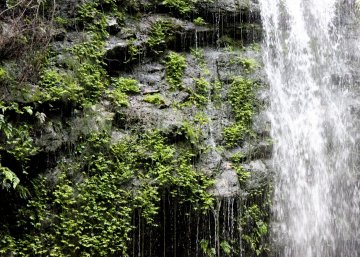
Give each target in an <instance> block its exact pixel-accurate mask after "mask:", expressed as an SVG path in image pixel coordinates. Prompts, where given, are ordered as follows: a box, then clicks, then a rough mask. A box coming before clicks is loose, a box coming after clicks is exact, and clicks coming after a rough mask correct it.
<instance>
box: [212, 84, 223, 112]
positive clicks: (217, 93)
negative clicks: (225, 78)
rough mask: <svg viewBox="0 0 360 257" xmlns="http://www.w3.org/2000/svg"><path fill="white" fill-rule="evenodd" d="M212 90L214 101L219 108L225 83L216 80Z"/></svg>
mask: <svg viewBox="0 0 360 257" xmlns="http://www.w3.org/2000/svg"><path fill="white" fill-rule="evenodd" d="M212 88H213V92H212V94H211V96H212V101H213V102H214V104H215V106H219V105H220V104H221V90H222V88H223V83H222V82H221V81H220V80H215V81H214V82H213V83H212Z"/></svg>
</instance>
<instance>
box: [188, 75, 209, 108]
mask: <svg viewBox="0 0 360 257" xmlns="http://www.w3.org/2000/svg"><path fill="white" fill-rule="evenodd" d="M194 82H195V86H194V87H195V90H194V91H191V96H190V98H189V101H190V102H191V103H193V104H195V105H198V106H203V105H205V104H207V103H208V101H209V97H210V95H209V92H210V84H209V82H207V80H206V79H204V78H199V79H194Z"/></svg>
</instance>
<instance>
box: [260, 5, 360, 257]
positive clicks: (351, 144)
mask: <svg viewBox="0 0 360 257" xmlns="http://www.w3.org/2000/svg"><path fill="white" fill-rule="evenodd" d="M351 2H353V1H336V0H260V6H261V15H262V21H263V27H264V37H265V39H264V63H265V69H266V73H267V76H268V81H269V84H270V99H271V100H270V101H271V104H270V107H269V111H268V113H269V116H270V120H271V123H272V129H271V130H272V131H271V135H272V138H273V141H274V149H273V164H274V168H275V171H276V178H275V185H274V197H273V212H272V213H273V218H272V224H271V227H272V235H273V236H272V238H273V241H274V242H273V245H274V251H276V255H277V256H280V257H357V256H360V225H359V224H360V215H359V214H360V206H359V200H360V193H359V184H360V175H359V174H360V173H359V168H358V167H359V158H358V155H359V150H358V145H359V132H358V131H359V129H360V127H359V121H358V119H359V118H358V117H357V116H359V115H358V114H359V113H358V114H357V115H356V111H354V110H356V108H358V107H359V100H358V99H356V97H355V96H356V94H357V92H356V87H357V85H356V84H355V83H356V79H354V77H355V75H354V74H353V71H354V67H353V66H352V65H353V63H354V59H356V58H355V57H354V56H353V54H354V53H352V49H355V48H357V50H358V48H359V46H356V45H355V46H354V45H352V48H350V47H349V44H348V41H347V40H348V37H349V35H348V33H350V32H349V30H348V29H347V27H346V26H347V24H348V23H349V21H347V22H344V19H345V18H346V17H344V9H346V8H350V9H348V11H349V10H350V11H351V10H352V11H354V8H355V3H351ZM351 8H353V9H351ZM348 19H350V18H348ZM354 19H355V18H354ZM352 36H354V32H353V33H352ZM355 36H356V35H355ZM355 42H356V41H355ZM357 60H359V59H357ZM357 65H360V62H359V61H357Z"/></svg>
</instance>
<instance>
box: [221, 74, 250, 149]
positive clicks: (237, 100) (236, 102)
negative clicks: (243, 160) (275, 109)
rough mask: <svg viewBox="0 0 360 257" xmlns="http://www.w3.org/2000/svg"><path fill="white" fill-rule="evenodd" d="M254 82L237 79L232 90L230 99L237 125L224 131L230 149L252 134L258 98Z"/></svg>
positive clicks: (229, 93) (232, 85)
mask: <svg viewBox="0 0 360 257" xmlns="http://www.w3.org/2000/svg"><path fill="white" fill-rule="evenodd" d="M256 86H257V84H256V83H255V82H254V81H251V80H247V79H244V78H242V77H235V78H234V80H233V82H232V84H231V87H230V90H229V92H228V99H229V102H230V104H231V107H232V110H233V113H234V116H235V121H236V122H235V123H234V124H233V125H231V126H228V127H226V128H225V129H224V132H223V136H224V140H225V143H226V145H227V146H228V147H233V146H236V145H237V144H239V143H240V142H242V140H244V139H245V137H246V136H249V135H251V134H252V131H251V125H252V117H253V115H254V112H255V107H256V98H255V87H256Z"/></svg>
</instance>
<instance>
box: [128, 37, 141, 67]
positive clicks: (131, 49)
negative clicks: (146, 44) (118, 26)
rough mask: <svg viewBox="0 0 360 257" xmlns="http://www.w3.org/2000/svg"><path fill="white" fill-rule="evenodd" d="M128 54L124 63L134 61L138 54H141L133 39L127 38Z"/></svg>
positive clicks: (138, 56)
mask: <svg viewBox="0 0 360 257" xmlns="http://www.w3.org/2000/svg"><path fill="white" fill-rule="evenodd" d="M128 43H129V44H128V55H129V57H128V58H127V60H126V61H125V63H128V62H132V61H135V60H137V59H139V58H140V55H141V54H142V50H141V48H140V46H138V45H136V44H135V39H134V38H132V39H129V40H128Z"/></svg>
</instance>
